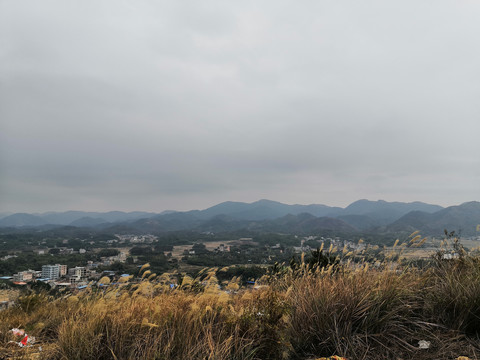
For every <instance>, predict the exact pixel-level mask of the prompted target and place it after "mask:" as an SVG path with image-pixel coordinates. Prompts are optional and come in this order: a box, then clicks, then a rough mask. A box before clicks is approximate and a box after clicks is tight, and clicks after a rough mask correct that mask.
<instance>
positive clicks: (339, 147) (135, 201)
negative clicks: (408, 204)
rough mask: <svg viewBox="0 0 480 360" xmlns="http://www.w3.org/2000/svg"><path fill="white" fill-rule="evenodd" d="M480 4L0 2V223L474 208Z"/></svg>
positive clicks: (410, 0)
mask: <svg viewBox="0 0 480 360" xmlns="http://www.w3.org/2000/svg"><path fill="white" fill-rule="evenodd" d="M479 19H480V2H478V1H473V0H452V1H445V0H431V1H428V0H427V1H418V0H397V1H388V0H387V1H386V0H372V1H370V0H365V1H358V0H352V1H342V0H315V1H302V2H298V1H278V0H275V1H273V0H272V1H235V2H230V1H223V0H218V1H207V0H202V1H158V0H151V1H147V0H145V1H131V0H129V1H121V0H111V1H110V0H108V1H107V0H102V1H99V0H91V1H87V0H78V1H68V0H57V1H49V0H42V1H38V0H23V1H17V0H0V119H1V122H0V212H20V211H22V212H42V211H63V210H72V209H75V210H92V211H93V210H95V211H108V210H124V211H129V210H148V211H162V210H165V209H175V210H187V209H194V208H206V207H208V206H211V205H214V204H216V203H218V202H221V201H226V200H233V201H247V202H251V201H255V200H258V199H261V198H267V199H272V200H277V201H281V202H285V203H301V204H310V203H323V204H327V205H336V206H342V207H343V206H346V205H348V204H349V203H351V202H353V201H355V200H358V199H361V198H368V199H371V200H378V199H384V200H387V201H415V200H419V201H424V202H429V203H435V204H439V205H443V206H448V205H456V204H459V203H462V202H465V201H471V200H480V65H479V64H480V39H479V37H480V21H479Z"/></svg>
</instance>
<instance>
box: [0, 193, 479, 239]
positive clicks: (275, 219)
mask: <svg viewBox="0 0 480 360" xmlns="http://www.w3.org/2000/svg"><path fill="white" fill-rule="evenodd" d="M477 224H480V203H479V202H476V201H472V202H468V203H464V204H461V205H458V206H450V207H447V208H442V207H441V206H438V205H432V204H426V203H422V202H411V203H404V202H387V201H383V200H378V201H370V200H365V199H362V200H358V201H355V202H354V203H352V204H350V205H348V206H347V207H346V208H340V207H331V206H327V205H321V204H311V205H299V204H295V205H287V204H283V203H280V202H276V201H271V200H259V201H256V202H253V203H244V202H232V201H227V202H223V203H220V204H218V205H215V206H212V207H210V208H207V209H204V210H191V211H186V212H175V211H165V212H163V213H160V214H158V213H151V212H128V213H127V212H120V211H111V212H104V213H100V212H82V211H67V212H61V213H55V212H50V213H44V214H26V213H17V214H12V215H9V216H5V217H3V218H0V227H3V228H5V227H16V228H18V227H41V226H46V225H58V226H61V225H69V226H75V227H82V228H103V229H111V230H115V229H119V228H121V229H124V231H128V230H137V231H146V232H147V231H148V232H167V231H180V230H195V231H211V232H220V231H236V230H242V229H245V230H251V231H273V232H291V233H315V232H319V231H332V232H342V233H353V232H359V231H363V232H365V231H368V232H379V233H383V232H402V231H405V232H408V231H414V230H420V231H421V232H422V233H423V234H431V235H440V234H441V233H443V229H445V228H446V229H448V230H455V231H461V232H462V234H464V235H476V234H477V231H476V228H477Z"/></svg>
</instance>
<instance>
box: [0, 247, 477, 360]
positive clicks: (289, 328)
mask: <svg viewBox="0 0 480 360" xmlns="http://www.w3.org/2000/svg"><path fill="white" fill-rule="evenodd" d="M345 256H347V254H345ZM217 270H218V269H207V270H205V271H204V272H202V274H200V275H199V277H198V278H195V279H194V278H190V277H184V279H183V282H182V284H181V286H180V287H179V288H178V289H175V290H171V289H169V287H168V283H169V279H168V278H169V276H168V274H167V275H166V274H164V275H162V276H159V277H157V276H156V275H155V274H151V273H149V272H148V269H147V267H145V268H143V269H142V272H143V276H142V281H141V282H140V283H138V284H130V285H128V284H122V286H117V287H116V286H112V287H110V288H109V289H108V290H102V289H100V288H99V289H95V288H91V289H89V290H88V291H87V292H85V293H83V294H81V295H77V296H70V297H67V298H60V299H58V298H57V299H54V298H51V297H49V296H47V295H45V294H31V295H28V296H24V297H21V298H19V300H18V306H16V307H15V308H12V309H8V310H5V311H2V312H0V347H2V348H0V354H2V356H3V358H22V356H23V358H32V357H29V356H30V355H28V354H27V351H34V349H31V350H22V351H23V353H22V352H17V353H16V354H17V355H12V354H13V353H12V352H11V351H10V350H9V349H6V348H5V344H6V343H7V342H8V341H9V340H11V334H10V333H9V332H8V330H9V329H10V328H13V327H21V328H24V329H25V330H26V331H27V332H28V333H29V334H30V335H33V336H35V337H37V339H38V341H39V343H40V344H42V347H44V349H45V350H44V351H42V352H36V353H35V354H36V355H35V356H37V358H44V359H78V360H80V359H118V360H119V359H165V360H168V359H212V360H214V359H218V360H220V359H231V360H240V359H295V358H302V359H306V358H315V357H320V356H331V355H333V354H337V355H341V356H345V357H347V358H348V359H349V360H352V359H353V360H355V359H396V360H397V359H404V360H406V359H454V358H456V357H457V356H460V355H464V356H470V357H471V358H472V359H476V358H477V356H478V355H479V349H480V341H479V340H478V339H479V338H478V337H479V333H480V260H479V259H478V258H476V257H473V256H462V257H461V258H460V259H457V260H449V261H443V260H441V259H440V258H438V259H437V262H436V263H434V264H433V266H432V267H431V268H430V269H428V270H418V269H415V268H395V267H393V266H390V264H388V263H384V264H382V266H381V267H380V268H378V267H377V268H375V267H374V268H373V269H372V267H369V266H368V265H367V264H361V265H360V266H355V267H354V266H349V265H331V266H329V267H327V268H323V269H318V268H317V269H315V268H313V269H312V268H309V267H308V266H307V265H305V264H304V263H302V264H301V265H300V266H299V267H298V268H296V270H292V269H290V268H284V269H283V271H279V272H277V273H276V274H273V275H269V276H266V277H264V278H263V279H262V280H261V281H260V283H263V284H264V286H262V287H261V289H258V290H253V289H238V279H233V280H232V281H231V282H230V283H229V284H224V287H223V289H230V290H232V291H230V292H228V293H227V292H226V291H224V290H221V289H220V287H219V284H218V280H217V278H216V276H215V274H216V271H217ZM419 340H427V341H430V342H431V344H432V345H431V347H430V349H426V350H423V349H418V341H419ZM8 351H10V352H9V353H8ZM7 353H8V354H9V355H4V354H7Z"/></svg>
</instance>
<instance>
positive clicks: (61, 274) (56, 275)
mask: <svg viewBox="0 0 480 360" xmlns="http://www.w3.org/2000/svg"><path fill="white" fill-rule="evenodd" d="M99 276H100V274H98V273H97V272H96V271H95V270H92V269H90V268H88V267H85V266H75V267H72V268H67V265H61V264H54V265H43V266H42V270H40V271H37V270H25V271H19V272H18V273H16V274H13V276H12V277H11V279H10V280H12V282H13V283H14V284H17V285H24V284H26V283H28V282H31V281H43V282H48V283H50V284H51V285H84V284H86V281H87V279H89V278H98V277H99Z"/></svg>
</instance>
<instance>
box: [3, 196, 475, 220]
mask: <svg viewBox="0 0 480 360" xmlns="http://www.w3.org/2000/svg"><path fill="white" fill-rule="evenodd" d="M262 200H267V201H274V202H279V203H282V204H286V205H326V206H329V207H340V208H346V207H347V206H349V205H351V204H353V203H355V202H357V201H360V200H368V201H373V202H376V201H386V202H403V201H396V200H392V201H387V200H384V199H376V200H372V199H365V198H361V199H357V200H354V201H352V202H349V203H347V204H345V205H332V204H326V203H299V202H292V203H287V202H283V201H278V200H274V199H257V200H254V201H235V200H225V201H221V202H219V203H214V204H211V205H208V206H206V207H199V208H195V207H191V208H182V209H180V208H179V209H173V208H170V209H158V210H154V209H151V210H145V209H141V208H139V209H133V210H128V209H127V210H122V209H106V210H88V209H75V208H72V209H66V210H44V211H30V212H29V211H15V212H12V211H8V212H0V216H8V215H12V214H17V213H26V214H32V215H43V214H47V213H64V212H68V211H79V212H98V213H106V212H114V211H120V212H151V213H162V212H164V211H179V212H182V211H190V210H205V209H208V208H210V207H212V206H215V205H218V204H221V203H224V202H243V203H254V202H257V201H262ZM471 201H477V200H471ZM413 202H421V203H425V204H430V205H438V206H441V207H443V208H447V207H450V206H457V205H461V204H463V203H458V204H449V205H442V204H436V203H427V202H424V201H420V200H414V201H405V202H404V203H413ZM467 202H469V201H467Z"/></svg>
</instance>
